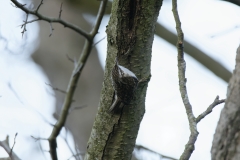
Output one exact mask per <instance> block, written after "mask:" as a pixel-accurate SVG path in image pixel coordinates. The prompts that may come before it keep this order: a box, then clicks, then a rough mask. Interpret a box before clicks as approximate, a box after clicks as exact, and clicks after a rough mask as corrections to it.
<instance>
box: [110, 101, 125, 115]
mask: <svg viewBox="0 0 240 160" xmlns="http://www.w3.org/2000/svg"><path fill="white" fill-rule="evenodd" d="M123 106H124V104H123V103H122V102H121V100H119V99H118V98H115V100H114V102H113V104H112V105H111V107H110V108H109V110H108V112H109V113H112V114H119V113H121V111H122V108H123Z"/></svg>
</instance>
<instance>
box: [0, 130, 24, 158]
mask: <svg viewBox="0 0 240 160" xmlns="http://www.w3.org/2000/svg"><path fill="white" fill-rule="evenodd" d="M16 135H17V134H16ZM16 135H15V138H16ZM15 138H14V144H15ZM8 139H9V136H7V137H6V139H5V140H4V141H0V146H1V147H2V148H3V149H4V150H5V151H6V152H7V153H8V155H9V157H10V158H11V160H20V158H19V157H18V156H17V155H16V154H15V153H14V152H13V147H14V145H13V147H12V148H10V146H9V142H8Z"/></svg>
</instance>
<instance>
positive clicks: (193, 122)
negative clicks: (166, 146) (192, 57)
mask: <svg viewBox="0 0 240 160" xmlns="http://www.w3.org/2000/svg"><path fill="white" fill-rule="evenodd" d="M172 11H173V15H174V19H175V22H176V30H177V35H178V41H177V45H176V46H177V50H178V78H179V90H180V93H181V97H182V101H183V103H184V106H185V109H186V113H187V117H188V122H189V127H190V132H191V134H190V137H189V140H188V142H187V144H186V145H185V149H184V152H183V153H182V155H181V157H180V160H188V159H189V158H190V157H191V154H192V152H193V151H194V149H195V147H194V145H195V142H196V140H197V137H198V134H199V133H198V130H197V123H198V122H200V120H201V119H202V118H204V117H205V116H206V115H207V114H209V113H210V112H211V111H212V109H213V108H214V107H215V106H216V105H218V104H220V103H223V102H224V100H220V101H219V100H218V98H219V97H217V98H216V99H215V101H214V103H213V104H212V105H210V106H209V107H208V109H207V110H206V111H205V112H203V113H202V114H201V115H200V116H198V118H195V116H194V114H193V111H192V106H191V104H190V102H189V99H188V94H187V87H186V82H187V79H186V77H185V71H186V62H185V60H184V51H183V46H184V45H183V39H184V34H183V31H182V28H181V22H180V19H179V15H178V11H177V0H172Z"/></svg>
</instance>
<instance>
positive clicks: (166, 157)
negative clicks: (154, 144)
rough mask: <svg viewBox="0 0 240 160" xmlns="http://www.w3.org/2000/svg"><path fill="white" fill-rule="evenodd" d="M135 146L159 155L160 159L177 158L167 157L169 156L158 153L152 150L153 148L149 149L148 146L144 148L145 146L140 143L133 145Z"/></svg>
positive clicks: (172, 159)
mask: <svg viewBox="0 0 240 160" xmlns="http://www.w3.org/2000/svg"><path fill="white" fill-rule="evenodd" d="M135 148H136V149H138V150H140V149H143V150H146V151H149V152H152V153H155V154H157V155H159V156H160V157H161V159H162V158H164V159H171V160H177V159H176V158H173V157H169V156H166V155H163V154H160V153H158V152H155V151H153V150H151V149H149V148H146V147H144V146H141V145H135Z"/></svg>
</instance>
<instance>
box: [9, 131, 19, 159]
mask: <svg viewBox="0 0 240 160" xmlns="http://www.w3.org/2000/svg"><path fill="white" fill-rule="evenodd" d="M17 135H18V133H16V134H15V137H14V143H13V146H12V148H11V151H10V154H9V155H10V157H11V156H12V152H13V147H14V146H15V143H16V137H17Z"/></svg>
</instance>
